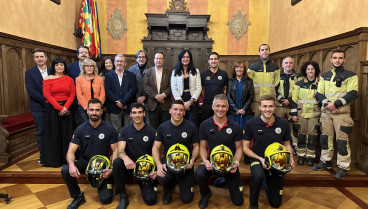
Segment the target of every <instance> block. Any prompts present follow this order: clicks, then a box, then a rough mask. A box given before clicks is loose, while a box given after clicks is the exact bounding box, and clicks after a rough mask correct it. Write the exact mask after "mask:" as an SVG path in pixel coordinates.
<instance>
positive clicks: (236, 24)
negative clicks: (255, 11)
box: [227, 10, 250, 40]
mask: <svg viewBox="0 0 368 209" xmlns="http://www.w3.org/2000/svg"><path fill="white" fill-rule="evenodd" d="M245 16H246V14H243V13H242V12H241V11H240V10H238V11H237V12H236V13H235V14H233V15H232V18H231V20H230V21H228V22H227V25H228V26H229V30H230V32H231V33H232V34H233V35H234V36H235V38H236V40H239V39H240V37H241V36H242V35H243V34H245V33H246V32H247V30H248V26H249V25H250V22H249V21H247V20H246V19H245Z"/></svg>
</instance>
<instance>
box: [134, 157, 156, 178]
mask: <svg viewBox="0 0 368 209" xmlns="http://www.w3.org/2000/svg"><path fill="white" fill-rule="evenodd" d="M135 167H136V168H135V174H134V175H135V178H137V179H139V180H148V179H149V177H150V173H151V172H152V171H153V165H152V163H150V162H147V161H139V162H137V163H136V164H135Z"/></svg>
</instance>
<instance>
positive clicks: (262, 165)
mask: <svg viewBox="0 0 368 209" xmlns="http://www.w3.org/2000/svg"><path fill="white" fill-rule="evenodd" d="M259 110H260V112H261V115H260V116H257V117H254V118H252V119H251V120H249V121H248V122H247V123H246V124H245V129H244V130H243V133H244V140H243V151H244V153H245V154H246V155H248V156H249V157H250V158H251V164H250V170H251V175H252V177H251V180H250V183H249V188H250V192H249V208H250V209H258V198H259V192H260V191H261V187H262V185H263V186H264V189H265V191H266V194H267V198H268V202H269V203H270V205H271V206H272V207H274V208H278V207H280V205H281V203H282V195H283V182H284V180H283V174H282V173H281V174H280V173H278V172H276V173H274V172H273V171H272V170H270V165H267V162H266V161H265V160H266V159H268V158H269V156H270V154H269V153H267V152H265V151H266V150H267V149H266V148H267V147H268V146H269V145H271V144H273V143H274V142H277V143H281V144H282V145H283V146H285V148H287V150H288V151H289V153H290V154H289V155H290V158H289V160H288V161H289V163H288V164H289V165H290V166H291V167H294V160H293V157H292V156H293V149H292V148H291V145H290V140H291V135H290V127H289V123H288V121H287V120H286V119H284V118H280V117H277V116H275V115H274V112H275V98H274V97H273V96H271V95H264V96H262V97H261V98H260V105H259ZM280 162H281V161H280ZM290 166H287V167H289V169H291V167H290ZM289 169H287V170H286V172H287V171H288V170H289ZM264 181H265V182H264ZM264 183H265V184H264Z"/></svg>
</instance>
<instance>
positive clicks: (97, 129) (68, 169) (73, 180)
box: [61, 98, 118, 209]
mask: <svg viewBox="0 0 368 209" xmlns="http://www.w3.org/2000/svg"><path fill="white" fill-rule="evenodd" d="M87 114H88V116H89V121H86V122H84V123H82V124H81V125H79V126H78V127H77V129H76V130H75V132H74V135H73V138H72V139H71V142H70V144H69V149H68V153H67V155H66V160H67V162H68V164H66V165H64V166H63V168H62V169H61V175H62V176H63V179H64V181H65V183H66V185H67V187H68V190H69V194H70V196H71V197H72V198H74V200H73V201H72V203H71V204H70V205H69V206H68V209H76V208H78V207H79V206H80V205H82V204H84V203H85V202H86V200H85V198H84V193H82V192H81V190H80V188H79V186H78V183H77V178H79V176H80V175H81V174H83V173H85V171H86V168H87V166H88V162H89V160H90V159H91V158H92V157H93V156H95V155H103V156H106V157H109V153H110V149H111V150H112V153H113V154H112V161H113V160H114V159H115V158H116V156H117V154H116V150H117V149H116V148H117V142H118V136H117V133H116V130H115V128H114V127H112V126H111V125H109V124H108V123H106V122H104V121H102V120H101V115H102V103H101V101H100V100H98V99H96V98H94V99H91V100H90V101H89V102H88V108H87ZM77 150H79V152H80V158H79V159H77V161H75V160H76V159H75V153H76V151H77ZM111 174H112V169H106V170H104V171H103V178H104V180H103V182H102V184H101V186H100V187H99V188H98V196H99V198H100V201H101V202H102V203H103V204H109V203H111V201H112V197H113V191H112V185H111V182H112V176H111Z"/></svg>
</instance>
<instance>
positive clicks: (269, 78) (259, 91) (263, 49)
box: [248, 44, 280, 116]
mask: <svg viewBox="0 0 368 209" xmlns="http://www.w3.org/2000/svg"><path fill="white" fill-rule="evenodd" d="M259 56H260V60H259V61H257V62H255V63H253V64H251V65H250V66H249V68H248V76H249V77H250V78H251V79H252V80H253V85H254V98H253V102H252V105H251V107H252V111H253V112H254V115H255V116H258V115H259V114H260V112H259V109H258V107H259V100H260V98H261V96H263V95H268V94H271V95H272V96H274V97H276V91H275V87H276V86H277V85H278V84H279V82H280V68H279V67H278V66H277V65H275V64H274V63H272V62H271V61H270V60H269V56H270V46H269V45H268V44H262V45H261V46H260V47H259Z"/></svg>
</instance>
